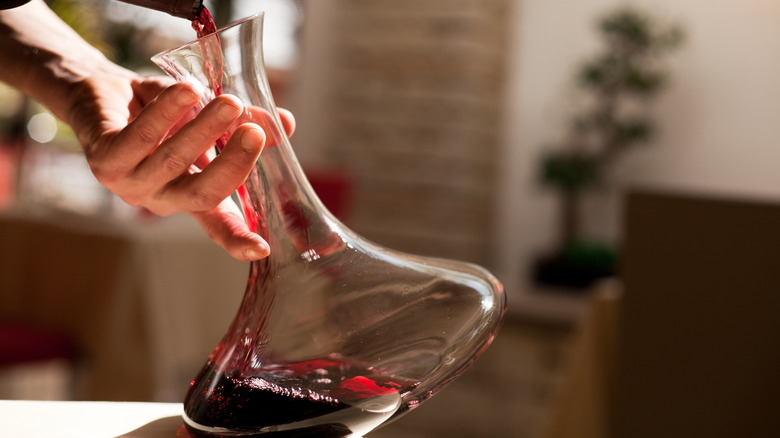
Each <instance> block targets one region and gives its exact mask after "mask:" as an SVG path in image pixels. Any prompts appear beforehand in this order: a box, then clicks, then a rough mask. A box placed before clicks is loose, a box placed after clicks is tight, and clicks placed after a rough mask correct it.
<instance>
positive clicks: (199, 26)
mask: <svg viewBox="0 0 780 438" xmlns="http://www.w3.org/2000/svg"><path fill="white" fill-rule="evenodd" d="M192 28H193V29H195V33H196V34H197V35H198V38H199V39H200V38H203V37H205V36H207V35H211V34H212V33H216V32H217V25H216V23H214V19H213V18H212V17H211V13H210V12H209V10H208V9H206V8H205V7H203V8H201V10H200V13H199V14H198V16H197V17H195V19H194V20H192Z"/></svg>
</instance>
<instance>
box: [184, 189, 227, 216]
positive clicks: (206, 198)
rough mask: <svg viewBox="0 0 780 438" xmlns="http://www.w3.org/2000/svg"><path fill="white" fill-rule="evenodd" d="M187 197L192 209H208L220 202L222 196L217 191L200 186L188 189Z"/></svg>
mask: <svg viewBox="0 0 780 438" xmlns="http://www.w3.org/2000/svg"><path fill="white" fill-rule="evenodd" d="M187 199H188V200H189V204H190V207H191V209H192V210H193V211H203V210H210V209H212V208H214V207H216V206H217V205H219V203H220V202H222V198H220V196H219V195H218V194H217V193H214V192H212V191H209V190H204V189H202V188H193V189H192V190H190V192H189V194H188V196H187Z"/></svg>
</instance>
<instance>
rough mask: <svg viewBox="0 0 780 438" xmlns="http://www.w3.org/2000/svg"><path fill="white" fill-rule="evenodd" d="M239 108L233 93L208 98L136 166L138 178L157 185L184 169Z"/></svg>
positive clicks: (226, 124)
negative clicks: (207, 101)
mask: <svg viewBox="0 0 780 438" xmlns="http://www.w3.org/2000/svg"><path fill="white" fill-rule="evenodd" d="M242 109H243V106H242V105H241V102H240V101H239V100H238V98H236V97H233V96H229V95H224V96H220V97H218V98H216V99H214V100H213V101H211V102H210V103H209V104H208V105H206V107H205V108H204V109H203V111H201V113H200V114H199V115H198V116H197V117H195V118H194V119H193V120H191V121H190V122H189V123H187V124H186V125H184V126H183V127H182V128H181V129H179V130H178V131H177V132H176V133H175V134H173V135H172V136H171V137H170V138H168V139H167V140H165V141H164V142H163V143H162V144H161V145H160V146H159V148H157V150H155V151H154V153H152V154H151V155H150V156H149V157H147V158H146V159H145V160H144V161H143V163H141V164H140V165H139V166H138V169H137V175H138V177H139V179H141V180H143V181H145V182H146V183H147V184H150V185H153V186H158V185H163V184H166V183H168V182H169V181H171V180H173V179H175V178H177V177H179V176H181V175H182V174H184V173H186V172H187V171H188V170H189V169H190V166H191V165H192V164H193V163H194V162H195V161H196V159H197V158H198V157H199V156H200V155H202V154H203V152H204V151H205V150H206V149H208V148H209V147H211V146H212V145H214V143H215V141H216V140H217V139H218V138H220V137H221V136H222V135H223V134H224V133H225V132H226V131H227V130H228V129H229V128H230V126H231V125H232V124H233V122H235V120H236V119H238V117H239V116H240V115H241V112H242Z"/></svg>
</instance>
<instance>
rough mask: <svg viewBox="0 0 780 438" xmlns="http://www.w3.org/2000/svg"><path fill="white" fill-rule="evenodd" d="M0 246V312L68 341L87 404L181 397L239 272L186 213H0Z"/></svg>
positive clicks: (233, 297) (236, 290) (226, 317)
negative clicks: (77, 352) (110, 216)
mask: <svg viewBox="0 0 780 438" xmlns="http://www.w3.org/2000/svg"><path fill="white" fill-rule="evenodd" d="M0 242H2V244H0V318H5V319H23V320H26V321H31V322H34V323H36V324H42V325H45V326H48V327H53V328H56V329H58V330H61V331H64V332H66V333H68V334H70V335H71V336H72V337H74V338H75V340H76V342H77V343H78V344H79V345H80V346H81V347H82V348H83V353H84V354H83V357H82V358H81V360H80V361H79V363H78V365H79V373H80V374H79V376H80V377H81V378H82V379H81V380H80V381H81V382H82V383H83V385H81V389H80V391H79V394H77V397H79V398H85V399H89V400H115V401H127V400H133V401H165V402H178V401H181V400H182V398H183V396H184V393H185V392H186V389H187V386H188V383H189V381H190V380H191V379H192V378H193V377H194V376H195V374H196V373H197V371H198V369H199V368H200V367H201V366H202V364H203V363H204V362H205V361H206V359H207V358H208V355H209V354H210V353H211V352H212V350H213V348H214V347H215V346H216V345H217V343H218V342H219V340H220V339H221V337H222V335H223V334H224V333H225V331H226V330H227V328H228V325H229V323H230V321H232V319H233V316H234V315H235V313H236V311H237V310H238V306H239V304H240V301H241V297H242V296H243V293H244V289H245V287H246V281H247V278H248V272H249V265H248V263H242V262H238V261H236V260H234V259H232V258H231V257H230V256H228V255H227V254H226V253H225V252H224V251H223V250H222V249H221V248H219V247H218V246H217V245H216V244H214V243H213V242H211V241H210V240H209V239H208V238H207V236H206V234H205V232H204V231H203V230H202V229H201V228H200V227H199V226H198V224H197V223H196V222H195V221H194V220H193V219H191V218H190V217H188V216H186V215H174V216H171V217H168V218H158V219H154V220H140V219H138V220H132V221H116V220H114V221H107V220H104V219H100V218H89V217H79V216H74V215H72V214H56V215H53V214H48V215H45V216H40V217H39V216H34V215H30V214H3V215H0Z"/></svg>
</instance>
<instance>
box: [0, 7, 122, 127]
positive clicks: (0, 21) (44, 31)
mask: <svg viewBox="0 0 780 438" xmlns="http://www.w3.org/2000/svg"><path fill="white" fill-rule="evenodd" d="M0 47H2V50H0V80H2V81H3V82H6V83H8V84H10V85H11V86H13V87H15V88H18V89H19V90H20V91H22V92H23V93H25V94H27V95H29V96H30V97H32V98H34V99H36V100H38V101H39V102H41V103H42V104H44V105H45V106H46V107H48V108H49V109H50V110H51V111H52V112H53V113H54V114H55V115H56V116H57V117H59V118H60V119H62V120H68V113H69V111H70V110H71V105H72V99H71V91H72V89H73V86H74V85H75V84H77V83H78V82H80V81H82V80H84V79H86V78H88V77H90V76H92V75H94V74H96V73H99V72H112V73H114V74H123V75H124V74H130V73H129V72H127V71H125V70H123V69H121V68H119V67H117V66H116V65H114V64H113V63H111V62H110V61H108V60H107V59H106V58H105V57H104V56H103V55H102V54H101V53H100V52H99V51H98V50H97V49H95V48H94V47H92V46H91V45H90V44H88V43H87V42H85V41H84V40H83V39H82V38H81V37H80V36H79V35H78V34H77V33H76V32H74V31H73V30H72V29H71V28H70V27H69V26H68V25H67V24H65V23H64V22H63V21H62V20H60V19H59V17H57V16H56V15H55V14H54V13H53V12H52V11H51V10H50V9H49V8H48V7H47V6H46V4H45V3H44V2H43V1H42V0H33V1H31V2H30V3H28V4H26V5H24V6H20V7H18V8H15V9H10V10H4V11H0Z"/></svg>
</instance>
